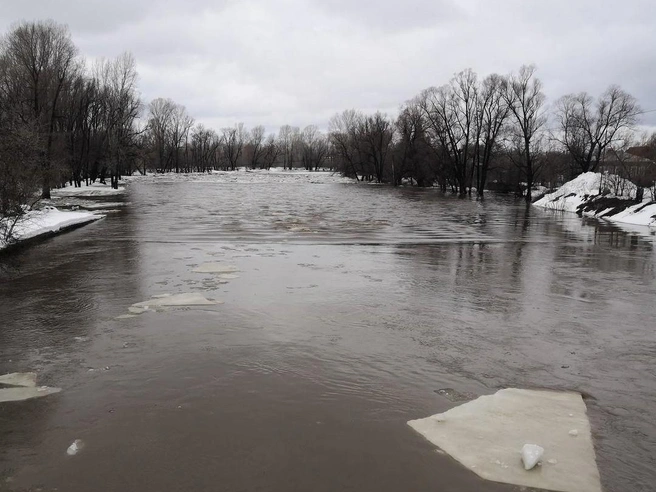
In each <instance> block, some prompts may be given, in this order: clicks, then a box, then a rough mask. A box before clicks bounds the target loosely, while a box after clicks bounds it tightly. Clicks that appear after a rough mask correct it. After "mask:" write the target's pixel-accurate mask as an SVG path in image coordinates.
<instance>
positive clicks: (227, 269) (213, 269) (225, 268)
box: [192, 263, 239, 274]
mask: <svg viewBox="0 0 656 492" xmlns="http://www.w3.org/2000/svg"><path fill="white" fill-rule="evenodd" d="M192 271H193V272H195V273H219V274H228V273H235V272H238V271H239V269H238V268H237V267H236V266H234V265H226V264H225V263H203V264H202V265H199V266H197V267H196V268H194V269H193V270H192Z"/></svg>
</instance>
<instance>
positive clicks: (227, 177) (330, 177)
mask: <svg viewBox="0 0 656 492" xmlns="http://www.w3.org/2000/svg"><path fill="white" fill-rule="evenodd" d="M124 179H125V180H126V181H128V182H129V181H148V182H158V183H166V182H174V181H176V182H177V181H197V182H208V183H217V184H233V183H237V184H260V183H300V184H333V183H355V182H356V181H355V180H354V179H351V178H346V177H344V176H342V175H341V174H339V173H337V172H332V171H306V170H304V169H293V170H284V169H282V168H271V169H270V170H266V169H244V168H240V169H237V170H235V171H212V172H211V173H178V174H176V173H164V174H148V175H146V176H139V175H134V176H125V177H124Z"/></svg>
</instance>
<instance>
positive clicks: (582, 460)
mask: <svg viewBox="0 0 656 492" xmlns="http://www.w3.org/2000/svg"><path fill="white" fill-rule="evenodd" d="M408 425H410V426H411V427H412V428H413V429H415V430H416V431H417V432H419V433H420V434H421V435H423V436H424V437H425V438H426V439H428V440H429V441H430V442H432V443H433V444H435V445H436V446H438V447H439V448H440V449H442V450H443V451H445V452H446V453H448V454H449V455H451V456H452V457H453V458H455V459H456V460H458V461H459V462H460V463H462V464H463V465H464V466H466V467H467V468H469V469H470V470H472V471H473V472H475V473H476V474H478V475H479V476H481V477H483V478H485V479H487V480H493V481H495V482H504V483H509V484H515V485H523V486H527V487H535V488H538V489H547V490H554V491H560V492H601V483H600V479H599V471H598V470H597V463H596V461H595V452H594V446H593V443H592V436H591V434H590V423H589V421H588V418H587V415H586V407H585V403H584V402H583V399H582V398H581V395H580V394H578V393H572V392H556V391H537V390H521V389H504V390H500V391H498V392H497V393H495V394H494V395H486V396H481V397H479V398H477V399H476V400H473V401H470V402H467V403H465V404H463V405H460V406H458V407H455V408H452V409H451V410H448V411H447V412H444V413H441V414H437V415H433V416H431V417H427V418H424V419H419V420H411V421H410V422H408ZM572 430H576V431H577V432H576V433H573V434H575V435H573V434H570V431H572ZM527 443H531V444H537V445H539V446H541V447H543V448H544V455H543V457H542V460H543V461H542V466H536V467H535V468H533V469H532V470H525V469H524V466H523V465H522V460H521V450H522V447H523V446H524V445H525V444H527Z"/></svg>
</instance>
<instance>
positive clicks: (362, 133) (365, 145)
mask: <svg viewBox="0 0 656 492" xmlns="http://www.w3.org/2000/svg"><path fill="white" fill-rule="evenodd" d="M358 137H359V139H360V144H359V148H360V149H361V154H362V155H363V156H364V158H365V161H364V162H365V165H366V169H367V173H368V174H369V175H370V176H373V177H375V179H376V181H377V182H378V183H382V182H383V181H384V177H385V174H384V173H385V168H386V166H387V164H388V162H389V159H390V158H391V148H392V140H393V138H394V125H392V122H391V121H390V120H389V119H388V118H387V116H385V115H383V114H381V113H376V114H374V115H371V116H366V117H365V118H364V119H363V120H362V121H361V122H360V125H359V128H358Z"/></svg>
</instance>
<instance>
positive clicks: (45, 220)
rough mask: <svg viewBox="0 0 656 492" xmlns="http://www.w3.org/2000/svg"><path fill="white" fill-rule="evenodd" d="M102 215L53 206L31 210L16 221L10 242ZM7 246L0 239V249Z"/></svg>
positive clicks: (91, 220) (49, 232)
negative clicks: (58, 208)
mask: <svg viewBox="0 0 656 492" xmlns="http://www.w3.org/2000/svg"><path fill="white" fill-rule="evenodd" d="M103 217H104V215H98V214H94V213H90V212H69V211H63V210H57V209H56V208H55V207H44V208H43V209H41V210H31V211H29V212H27V213H26V214H25V215H24V216H23V217H22V218H21V219H20V220H19V222H17V223H16V225H15V227H14V229H13V241H12V242H20V241H24V240H26V239H31V238H34V237H37V236H41V235H43V234H51V233H55V232H60V231H62V230H64V229H67V228H69V227H72V226H76V225H82V224H86V223H88V222H93V221H94V220H98V219H101V218H103ZM7 246H8V243H7V242H6V241H5V240H4V239H0V249H3V248H5V247H7Z"/></svg>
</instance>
